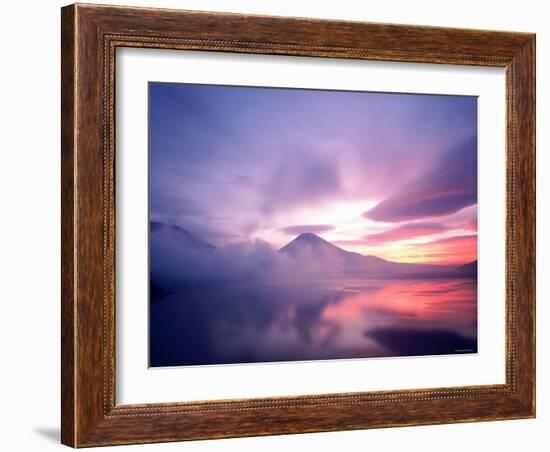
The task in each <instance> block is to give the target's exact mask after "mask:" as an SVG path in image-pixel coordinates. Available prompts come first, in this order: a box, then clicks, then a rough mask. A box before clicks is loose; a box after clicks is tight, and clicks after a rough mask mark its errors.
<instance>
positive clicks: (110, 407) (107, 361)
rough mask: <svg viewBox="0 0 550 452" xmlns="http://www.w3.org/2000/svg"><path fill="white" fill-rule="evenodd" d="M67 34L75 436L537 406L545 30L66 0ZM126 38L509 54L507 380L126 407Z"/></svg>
mask: <svg viewBox="0 0 550 452" xmlns="http://www.w3.org/2000/svg"><path fill="white" fill-rule="evenodd" d="M61 32H62V151H61V154H62V348H61V352H62V366H61V370H62V372H61V374H62V378H61V385H62V435H61V436H62V442H63V443H64V444H67V445H70V446H74V447H84V446H98V445H110V444H129V443H147V442H159V441H178V440H192V439H203V438H225V437H234V436H249V435H270V434H283V433H299V432H316V431H331V430H347V429H362V428H376V427H390V426H402V425H421V424H440V423H449V422H468V421H484V420H497V419H519V418H530V417H534V416H535V35H534V34H528V33H509V32H495V31H481V30H462V29H449V28H436V27H418V26H408V25H387V24H373V23H357V22H338V21H328V20H312V19H297V18H280V17H262V16H246V15H236V14H218V13H203V12H189V11H176V10H161V9H145V8H126V7H109V6H99V5H81V4H76V5H71V6H67V7H65V8H63V9H62V26H61ZM129 46H130V47H150V48H170V49H186V50H203V51H204V50H210V51H220V52H242V53H263V54H280V55H301V56H316V57H331V58H353V59H369V60H389V61H402V62H422V63H441V64H466V65H479V66H499V67H504V68H505V69H506V105H507V123H506V128H507V131H506V134H507V143H506V167H507V170H506V171H507V181H506V187H507V189H506V191H507V206H506V210H507V215H506V344H507V347H506V383H505V384H503V385H492V386H472V387H453V388H436V389H420V390H400V391H387V392H363V393H352V394H336V395H335V394H330V395H316V396H301V397H279V398H267V399H245V400H224V401H214V402H199V403H196V402H195V403H185V402H183V403H178V402H174V403H165V404H148V405H117V404H116V403H115V384H114V383H115V382H114V380H115V365H116V363H115V353H114V351H115V350H114V348H115V342H114V338H115V335H114V334H115V321H114V319H115V265H114V263H115V249H114V243H115V228H114V225H115V204H114V198H115V173H114V159H115V142H114V141H115V135H114V126H115V124H114V120H115V116H114V112H115V110H114V99H115V97H114V86H115V83H114V82H115V80H114V78H115V71H114V68H115V64H116V59H115V49H116V48H117V47H129ZM503 151H504V150H503ZM519 351H521V352H519Z"/></svg>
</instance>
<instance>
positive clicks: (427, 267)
mask: <svg viewBox="0 0 550 452" xmlns="http://www.w3.org/2000/svg"><path fill="white" fill-rule="evenodd" d="M279 251H280V252H281V253H284V254H287V255H290V256H292V257H293V258H295V259H298V260H302V261H303V262H304V263H307V262H315V263H317V265H318V267H319V268H320V269H321V270H322V272H323V273H327V274H334V273H346V274H349V273H355V274H357V273H359V274H362V275H365V276H367V275H368V276H376V277H384V278H398V277H403V278H416V277H442V276H444V275H445V276H446V275H448V274H450V273H452V271H453V270H455V267H453V266H449V265H432V264H411V263H405V262H391V261H387V260H385V259H381V258H379V257H376V256H370V255H368V256H364V255H362V254H359V253H355V252H351V251H346V250H344V249H342V248H339V247H337V246H336V245H334V244H332V243H330V242H328V241H327V240H325V239H323V238H321V237H319V236H317V235H315V234H313V233H311V232H306V233H303V234H300V235H299V236H297V237H296V238H295V239H294V240H292V241H291V242H289V243H288V244H286V245H285V246H283V247H282V248H281V249H280V250H279Z"/></svg>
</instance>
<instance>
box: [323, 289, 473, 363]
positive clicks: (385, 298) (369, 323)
mask: <svg viewBox="0 0 550 452" xmlns="http://www.w3.org/2000/svg"><path fill="white" fill-rule="evenodd" d="M343 293H344V294H345V295H344V296H343V297H342V298H341V299H340V300H339V301H338V302H337V303H333V304H330V305H327V306H326V307H325V308H324V309H323V312H322V314H321V319H322V320H323V321H324V322H326V323H329V324H333V325H336V326H337V327H338V330H339V331H340V332H341V334H340V335H339V337H338V339H337V340H338V342H340V345H341V346H344V345H351V344H354V343H357V342H358V341H359V340H361V342H362V343H363V344H364V345H367V344H369V345H371V346H373V347H374V346H376V345H378V346H380V344H378V343H377V342H376V341H374V340H373V339H372V338H370V337H369V333H370V332H371V331H376V330H379V329H381V328H396V329H414V330H420V331H427V332H429V331H434V330H437V331H440V330H446V331H451V332H454V333H457V334H459V335H461V336H464V337H473V338H475V336H476V334H477V284H476V282H475V281H474V280H469V279H464V280H461V279H458V280H457V279H454V280H437V279H436V280H406V281H401V280H398V281H376V282H375V281H369V282H368V284H365V285H360V284H359V285H358V284H355V285H345V286H344V287H343ZM382 354H383V353H382Z"/></svg>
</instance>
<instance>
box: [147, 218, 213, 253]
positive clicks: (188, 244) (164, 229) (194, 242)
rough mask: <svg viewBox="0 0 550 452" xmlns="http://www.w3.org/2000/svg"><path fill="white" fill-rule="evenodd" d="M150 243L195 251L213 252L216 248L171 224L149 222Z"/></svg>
mask: <svg viewBox="0 0 550 452" xmlns="http://www.w3.org/2000/svg"><path fill="white" fill-rule="evenodd" d="M149 230H150V238H151V241H153V242H156V241H162V242H167V243H170V244H171V245H172V246H176V247H179V248H185V249H189V250H195V251H198V250H200V251H213V250H214V249H215V248H216V247H215V246H214V245H211V244H210V243H208V242H206V241H204V240H202V239H200V238H199V237H197V236H196V235H194V234H191V233H190V232H189V231H186V230H185V229H183V228H180V227H179V226H176V225H173V224H166V223H161V222H159V221H151V222H150V223H149Z"/></svg>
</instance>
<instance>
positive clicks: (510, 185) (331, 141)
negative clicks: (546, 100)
mask: <svg viewBox="0 0 550 452" xmlns="http://www.w3.org/2000/svg"><path fill="white" fill-rule="evenodd" d="M534 325H535V37H534V35H532V34H528V33H512V32H496V31H480V30H462V29H447V28H435V27H418V26H407V25H386V24H373V23H358V22H357V23H354V22H338V21H323V20H312V19H297V18H278V17H262V16H246V15H235V14H218V13H206V12H189V11H177V10H162V9H147V8H126V7H111V6H95V5H79V4H76V5H71V6H67V7H65V8H63V9H62V442H63V443H64V444H67V445H70V446H73V447H85V446H99V445H114V444H133V443H147V442H162V441H179V440H193V439H207V438H225V437H235V436H252V435H270V434H283V433H300V432H315V431H333V430H346V429H363V428H377V427H390V426H402V425H423V424H439V423H450V422H468V421H484V420H502V419H521V418H530V417H534V416H535V331H534Z"/></svg>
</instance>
